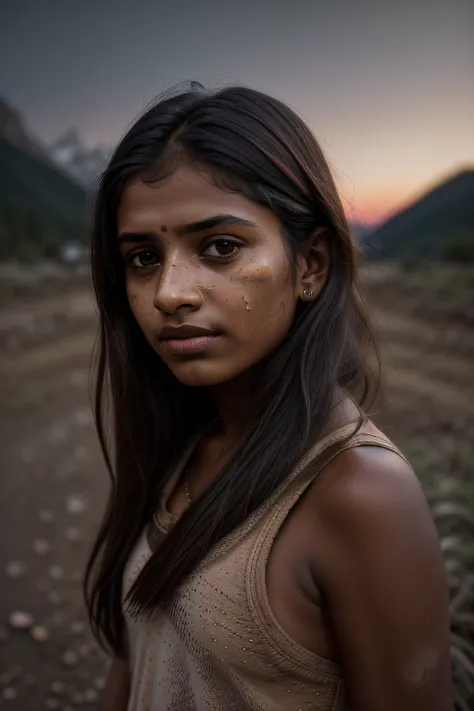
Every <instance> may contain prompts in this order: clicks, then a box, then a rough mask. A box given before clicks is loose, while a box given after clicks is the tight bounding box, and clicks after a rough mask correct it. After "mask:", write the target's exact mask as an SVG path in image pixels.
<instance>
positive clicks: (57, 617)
mask: <svg viewBox="0 0 474 711" xmlns="http://www.w3.org/2000/svg"><path fill="white" fill-rule="evenodd" d="M65 621H66V615H65V614H64V612H61V611H59V612H55V613H54V615H52V617H51V622H52V623H53V625H55V627H60V626H61V625H62V624H64V622H65Z"/></svg>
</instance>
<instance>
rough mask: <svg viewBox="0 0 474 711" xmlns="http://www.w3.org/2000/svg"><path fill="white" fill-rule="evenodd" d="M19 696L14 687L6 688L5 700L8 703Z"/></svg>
mask: <svg viewBox="0 0 474 711" xmlns="http://www.w3.org/2000/svg"><path fill="white" fill-rule="evenodd" d="M17 696H18V692H17V690H16V689H15V687H13V686H6V687H5V689H4V690H3V698H4V699H6V700H7V701H12V700H13V699H16V697H17Z"/></svg>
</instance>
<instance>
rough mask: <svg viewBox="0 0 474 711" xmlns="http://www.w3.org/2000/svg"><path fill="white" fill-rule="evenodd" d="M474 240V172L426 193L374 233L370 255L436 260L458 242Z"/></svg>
mask: <svg viewBox="0 0 474 711" xmlns="http://www.w3.org/2000/svg"><path fill="white" fill-rule="evenodd" d="M469 236H472V237H474V170H465V171H463V172H461V173H459V174H457V175H456V176H454V177H453V178H450V179H449V180H447V181H445V182H443V183H442V184H440V185H438V186H437V187H436V188H434V190H431V191H430V192H428V193H426V195H424V196H423V197H422V198H421V199H420V200H418V201H417V202H415V203H413V204H412V205H410V206H409V207H408V208H407V209H405V210H402V211H401V212H399V213H398V214H397V215H395V216H394V217H392V218H390V219H389V220H388V221H387V222H385V223H384V224H383V225H381V226H380V227H379V228H377V229H376V230H375V231H374V232H371V233H370V234H369V235H368V236H367V237H366V239H365V240H364V242H365V244H366V245H367V247H368V254H369V256H370V257H373V258H375V259H382V258H385V259H387V258H399V257H402V258H407V257H416V258H425V257H426V258H436V257H439V256H440V255H441V254H442V253H443V251H444V250H445V248H446V246H447V245H448V244H449V243H450V242H451V241H452V240H453V239H456V238H460V237H469Z"/></svg>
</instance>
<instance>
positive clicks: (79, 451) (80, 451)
mask: <svg viewBox="0 0 474 711" xmlns="http://www.w3.org/2000/svg"><path fill="white" fill-rule="evenodd" d="M73 455H74V457H75V459H79V460H81V461H83V460H84V459H85V458H86V456H87V447H86V446H85V445H83V444H78V445H77V447H74V451H73Z"/></svg>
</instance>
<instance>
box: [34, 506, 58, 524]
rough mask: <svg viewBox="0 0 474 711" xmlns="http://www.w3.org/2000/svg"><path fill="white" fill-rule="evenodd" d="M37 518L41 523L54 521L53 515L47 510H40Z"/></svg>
mask: <svg viewBox="0 0 474 711" xmlns="http://www.w3.org/2000/svg"><path fill="white" fill-rule="evenodd" d="M38 518H39V520H40V521H42V522H43V523H53V521H54V519H55V517H54V513H53V512H52V511H50V510H49V509H41V510H40V511H38Z"/></svg>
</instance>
